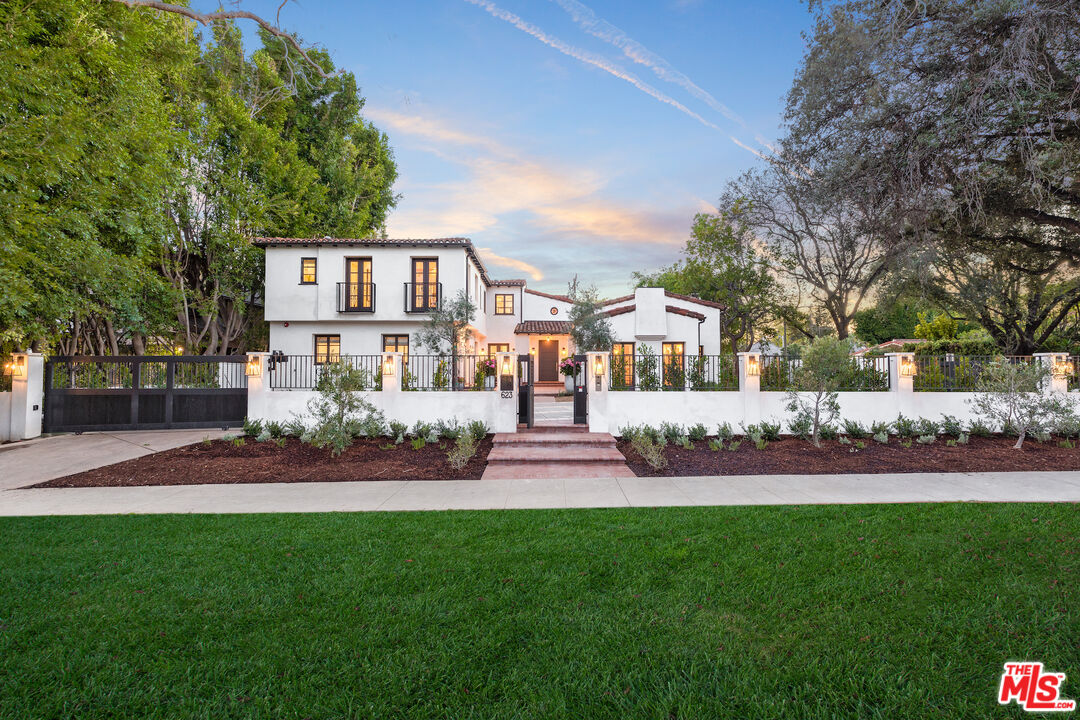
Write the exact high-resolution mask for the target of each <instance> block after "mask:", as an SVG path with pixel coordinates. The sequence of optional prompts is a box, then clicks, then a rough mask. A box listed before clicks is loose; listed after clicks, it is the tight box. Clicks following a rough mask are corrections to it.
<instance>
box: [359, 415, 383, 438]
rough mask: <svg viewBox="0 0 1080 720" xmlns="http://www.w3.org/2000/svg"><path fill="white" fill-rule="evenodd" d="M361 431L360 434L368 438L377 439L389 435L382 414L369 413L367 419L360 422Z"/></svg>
mask: <svg viewBox="0 0 1080 720" xmlns="http://www.w3.org/2000/svg"><path fill="white" fill-rule="evenodd" d="M359 431H360V432H359V434H360V435H362V436H363V437H366V438H377V437H382V436H383V435H385V434H386V433H387V429H386V420H385V418H383V416H382V413H380V412H373V413H369V414H368V416H367V417H365V418H364V419H363V420H361V421H360V426H359Z"/></svg>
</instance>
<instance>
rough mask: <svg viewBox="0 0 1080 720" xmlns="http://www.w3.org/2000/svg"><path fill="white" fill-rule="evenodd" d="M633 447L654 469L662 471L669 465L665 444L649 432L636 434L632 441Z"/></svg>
mask: <svg viewBox="0 0 1080 720" xmlns="http://www.w3.org/2000/svg"><path fill="white" fill-rule="evenodd" d="M631 447H633V448H634V452H636V453H637V454H638V455H640V456H641V459H642V460H644V461H645V464H647V465H648V466H649V467H651V468H652V469H653V470H656V471H660V470H663V469H664V468H666V467H667V458H666V457H664V446H663V445H661V444H660V443H659V442H657V441H656V440H653V439H652V437H650V436H649V435H648V434H647V433H638V434H636V435H635V436H634V439H633V440H632V441H631Z"/></svg>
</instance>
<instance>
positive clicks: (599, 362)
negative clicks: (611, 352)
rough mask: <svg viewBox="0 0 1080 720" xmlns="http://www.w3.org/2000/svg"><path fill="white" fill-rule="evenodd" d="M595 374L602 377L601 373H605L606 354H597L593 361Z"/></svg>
mask: <svg viewBox="0 0 1080 720" xmlns="http://www.w3.org/2000/svg"><path fill="white" fill-rule="evenodd" d="M593 374H594V375H596V377H600V376H601V375H603V374H604V356H603V355H597V356H596V359H595V360H594V361H593Z"/></svg>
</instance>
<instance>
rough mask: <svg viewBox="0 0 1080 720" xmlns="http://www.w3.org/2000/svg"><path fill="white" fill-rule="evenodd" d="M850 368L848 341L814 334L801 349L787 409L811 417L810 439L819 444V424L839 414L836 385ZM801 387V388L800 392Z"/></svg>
mask: <svg viewBox="0 0 1080 720" xmlns="http://www.w3.org/2000/svg"><path fill="white" fill-rule="evenodd" d="M850 369H851V344H850V342H848V341H846V340H837V339H835V338H829V337H819V338H814V340H813V342H811V343H810V346H809V347H807V348H806V350H805V351H804V352H803V361H802V365H800V366H799V368H798V370H796V372H795V388H796V389H794V390H790V391H788V394H787V405H786V408H787V410H788V412H792V413H797V414H806V415H807V416H809V417H810V441H811V442H812V443H813V444H814V445H815V446H818V447H820V446H821V428H822V426H823V425H829V424H831V423H834V422H836V420H837V419H838V418H839V415H840V402H839V401H838V399H837V389H838V388H840V387H841V384H842V383H843V381H844V378H845V377H846V374H847V373H848V372H849V371H850ZM799 391H801V392H799Z"/></svg>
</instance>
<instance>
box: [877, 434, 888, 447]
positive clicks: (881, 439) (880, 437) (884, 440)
mask: <svg viewBox="0 0 1080 720" xmlns="http://www.w3.org/2000/svg"><path fill="white" fill-rule="evenodd" d="M874 442H879V443H881V444H882V445H888V444H889V433H887V432H883V431H879V432H876V433H874Z"/></svg>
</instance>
